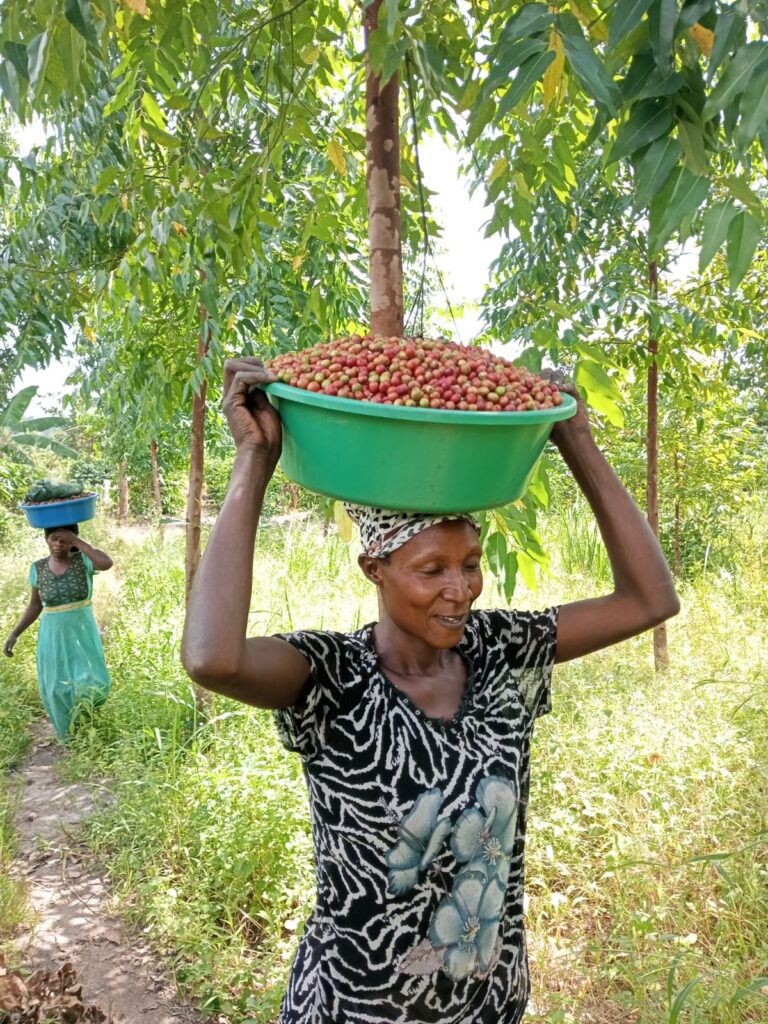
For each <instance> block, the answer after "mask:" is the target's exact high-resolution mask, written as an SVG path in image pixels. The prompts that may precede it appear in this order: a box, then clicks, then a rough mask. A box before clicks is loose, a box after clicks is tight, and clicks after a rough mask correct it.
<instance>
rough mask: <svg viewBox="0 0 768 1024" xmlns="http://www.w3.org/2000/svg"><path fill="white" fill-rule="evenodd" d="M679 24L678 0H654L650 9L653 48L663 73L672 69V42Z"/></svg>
mask: <svg viewBox="0 0 768 1024" xmlns="http://www.w3.org/2000/svg"><path fill="white" fill-rule="evenodd" d="M676 24H677V0H653V3H652V4H651V6H650V7H649V9H648V28H649V33H648V35H649V39H650V41H651V49H652V50H653V56H654V59H655V61H656V65H657V67H658V69H659V71H661V73H662V74H667V73H668V72H669V71H671V69H672V44H673V43H674V39H675V26H676Z"/></svg>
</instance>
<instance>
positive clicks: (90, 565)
mask: <svg viewBox="0 0 768 1024" xmlns="http://www.w3.org/2000/svg"><path fill="white" fill-rule="evenodd" d="M80 557H81V558H82V560H83V564H84V565H85V571H86V572H87V573H88V576H89V578H90V579H93V577H94V576H95V574H96V573H97V572H98V571H99V570H98V569H96V568H94V565H93V562H92V561H91V560H90V558H89V557H88V555H86V554H84V553H83V552H82V551H81V552H80Z"/></svg>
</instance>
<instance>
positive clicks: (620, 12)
mask: <svg viewBox="0 0 768 1024" xmlns="http://www.w3.org/2000/svg"><path fill="white" fill-rule="evenodd" d="M652 2H653V0H618V2H617V3H616V4H615V6H614V8H613V14H612V15H611V21H610V24H609V26H608V46H609V47H611V48H613V47H614V46H615V45H616V44H617V43H618V42H620V41H621V40H622V39H624V38H625V36H627V35H628V34H629V33H630V32H631V31H632V29H633V28H634V27H635V26H636V25H639V24H640V21H641V20H642V17H643V15H644V14H645V12H646V11H647V10H648V8H649V7H650V6H651V4H652Z"/></svg>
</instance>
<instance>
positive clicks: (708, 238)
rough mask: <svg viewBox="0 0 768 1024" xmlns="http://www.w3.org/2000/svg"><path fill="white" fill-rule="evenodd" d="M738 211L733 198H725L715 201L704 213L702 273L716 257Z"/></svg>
mask: <svg viewBox="0 0 768 1024" xmlns="http://www.w3.org/2000/svg"><path fill="white" fill-rule="evenodd" d="M738 212H739V211H738V207H737V206H736V204H735V203H734V202H733V200H732V199H723V200H721V201H720V202H718V203H713V204H712V206H710V208H709V209H708V210H707V212H706V213H705V214H704V221H703V230H702V238H701V251H700V252H699V273H702V271H704V270H705V269H706V268H707V267H708V266H709V264H710V263H711V262H712V260H713V259H714V256H715V253H716V252H717V250H718V249H719V248H720V246H721V245H722V244H723V242H724V241H725V239H726V237H727V235H728V228H729V227H730V226H731V221H732V220H733V218H734V217H735V216H736V214H737V213H738Z"/></svg>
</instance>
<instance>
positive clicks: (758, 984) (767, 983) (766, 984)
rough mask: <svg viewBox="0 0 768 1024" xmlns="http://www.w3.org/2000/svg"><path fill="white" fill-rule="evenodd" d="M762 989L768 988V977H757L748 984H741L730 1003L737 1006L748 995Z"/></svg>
mask: <svg viewBox="0 0 768 1024" xmlns="http://www.w3.org/2000/svg"><path fill="white" fill-rule="evenodd" d="M761 989H768V978H755V979H754V981H750V982H749V984H747V985H741V986H740V987H739V988H737V989H736V991H735V992H734V993H733V995H732V996H731V998H730V1000H729V1003H728V1005H729V1006H735V1005H736V1003H739V1002H741V1000H742V999H745V998H746V997H747V996H749V995H752V993H754V992H759V991H760V990H761Z"/></svg>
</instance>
